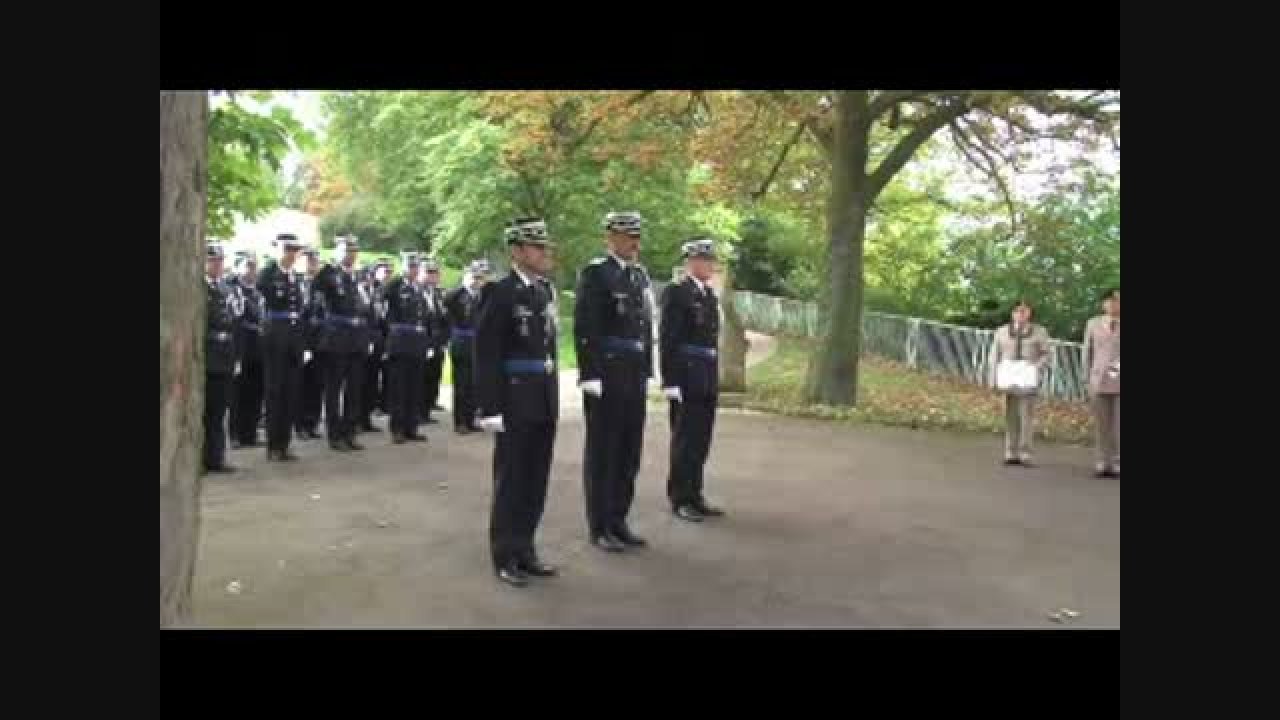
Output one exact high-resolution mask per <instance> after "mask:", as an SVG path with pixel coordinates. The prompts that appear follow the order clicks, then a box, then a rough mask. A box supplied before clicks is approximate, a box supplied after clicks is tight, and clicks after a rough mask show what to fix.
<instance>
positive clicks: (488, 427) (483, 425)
mask: <svg viewBox="0 0 1280 720" xmlns="http://www.w3.org/2000/svg"><path fill="white" fill-rule="evenodd" d="M480 429H481V430H484V431H485V432H492V433H500V432H505V431H506V428H505V427H504V426H503V425H502V416H501V415H494V416H493V417H487V418H480Z"/></svg>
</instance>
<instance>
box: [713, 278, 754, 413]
mask: <svg viewBox="0 0 1280 720" xmlns="http://www.w3.org/2000/svg"><path fill="white" fill-rule="evenodd" d="M720 310H721V317H722V318H723V321H722V322H721V323H720V392H722V393H743V392H746V391H747V334H746V331H745V330H744V329H743V327H742V318H741V317H739V316H738V309H737V308H736V307H735V306H734V304H733V273H732V272H731V271H730V270H729V267H728V263H724V264H723V265H722V266H721V270H720Z"/></svg>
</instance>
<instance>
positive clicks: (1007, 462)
mask: <svg viewBox="0 0 1280 720" xmlns="http://www.w3.org/2000/svg"><path fill="white" fill-rule="evenodd" d="M1004 464H1005V465H1021V464H1022V461H1021V460H1019V459H1018V458H1016V457H1009V458H1005V459H1004Z"/></svg>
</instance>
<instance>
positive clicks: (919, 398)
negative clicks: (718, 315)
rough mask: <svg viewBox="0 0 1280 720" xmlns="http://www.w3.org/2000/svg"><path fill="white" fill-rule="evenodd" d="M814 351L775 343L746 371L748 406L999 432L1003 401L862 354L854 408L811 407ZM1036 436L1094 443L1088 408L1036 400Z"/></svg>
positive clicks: (805, 345)
mask: <svg viewBox="0 0 1280 720" xmlns="http://www.w3.org/2000/svg"><path fill="white" fill-rule="evenodd" d="M815 350H816V345H815V344H814V343H812V342H810V341H806V340H797V339H792V338H780V339H779V341H778V344H777V347H776V349H775V350H774V352H773V354H772V355H770V356H769V357H768V358H767V359H765V360H764V361H762V362H760V363H759V364H757V365H755V366H754V367H751V368H748V369H747V397H746V401H745V402H746V405H747V407H749V408H752V409H756V410H763V411H767V412H774V413H779V414H782V415H792V416H797V417H815V418H822V419H828V420H840V421H847V422H867V423H876V424H880V425H895V426H902V427H911V428H922V429H941V430H958V431H964V432H979V433H989V434H996V433H1003V432H1004V396H1003V395H1002V394H1000V393H997V392H996V391H995V390H993V389H991V388H985V387H979V386H977V385H971V384H969V383H966V382H963V381H961V380H959V379H956V378H950V377H945V376H937V375H929V374H926V373H922V372H919V371H916V370H912V369H910V368H908V367H906V366H905V365H903V364H901V363H896V362H893V361H890V360H885V359H882V358H878V357H866V356H864V357H863V359H862V363H861V365H860V372H859V375H860V377H859V378H858V405H857V407H853V408H844V407H832V406H826V405H810V404H808V403H806V402H805V401H804V399H803V395H804V380H805V373H806V371H807V369H808V363H809V358H810V357H811V356H812V355H813V353H814V351H815ZM1035 424H1036V437H1038V438H1040V439H1043V440H1048V441H1051V442H1062V443H1075V444H1086V445H1088V444H1092V442H1093V431H1092V421H1091V419H1090V415H1089V409H1088V406H1087V405H1085V404H1084V403H1073V402H1067V401H1063V400H1054V399H1050V398H1045V397H1041V398H1040V400H1039V402H1038V403H1037V405H1036V419H1035Z"/></svg>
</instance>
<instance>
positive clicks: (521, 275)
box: [511, 265, 533, 285]
mask: <svg viewBox="0 0 1280 720" xmlns="http://www.w3.org/2000/svg"><path fill="white" fill-rule="evenodd" d="M511 272H513V273H515V274H516V277H518V278H520V282H522V283H524V284H525V285H533V280H532V279H530V277H529V276H528V275H525V274H524V271H523V270H521V269H520V267H519V266H518V265H512V266H511Z"/></svg>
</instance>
